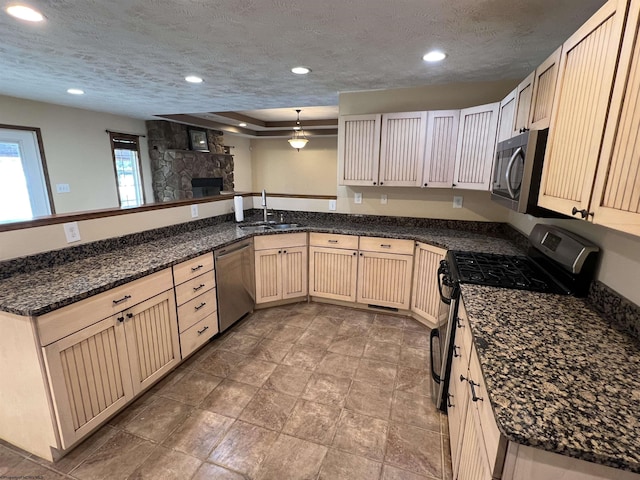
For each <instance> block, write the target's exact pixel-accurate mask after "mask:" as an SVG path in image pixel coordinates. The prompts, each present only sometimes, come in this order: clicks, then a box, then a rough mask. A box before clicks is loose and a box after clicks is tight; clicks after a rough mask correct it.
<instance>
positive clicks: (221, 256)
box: [216, 244, 251, 260]
mask: <svg viewBox="0 0 640 480" xmlns="http://www.w3.org/2000/svg"><path fill="white" fill-rule="evenodd" d="M250 247H251V244H247V245H244V246H243V247H240V248H236V249H234V250H229V251H227V250H221V251H220V253H219V254H217V255H216V259H217V260H219V259H221V258H224V257H228V256H229V255H233V254H234V253H238V252H241V251H242V250H246V249H247V248H250Z"/></svg>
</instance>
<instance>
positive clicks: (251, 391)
mask: <svg viewBox="0 0 640 480" xmlns="http://www.w3.org/2000/svg"><path fill="white" fill-rule="evenodd" d="M257 391H258V388H257V387H253V386H251V385H247V384H246V383H238V382H234V381H233V380H229V379H227V380H224V381H223V382H222V383H220V385H218V386H217V387H216V388H215V389H214V390H213V391H212V392H211V393H210V394H209V396H208V397H206V398H205V399H204V400H203V401H202V403H201V404H200V408H202V409H204V410H208V411H210V412H214V413H219V414H220V415H224V416H226V417H231V418H237V417H238V415H240V413H242V410H244V407H246V406H247V403H249V402H250V401H251V399H252V398H253V396H254V395H255V394H256V392H257Z"/></svg>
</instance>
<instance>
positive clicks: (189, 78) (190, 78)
mask: <svg viewBox="0 0 640 480" xmlns="http://www.w3.org/2000/svg"><path fill="white" fill-rule="evenodd" d="M184 79H185V80H186V81H187V82H189V83H202V79H201V78H200V77H196V76H195V75H189V76H186V77H184Z"/></svg>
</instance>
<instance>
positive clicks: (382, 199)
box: [380, 193, 387, 205]
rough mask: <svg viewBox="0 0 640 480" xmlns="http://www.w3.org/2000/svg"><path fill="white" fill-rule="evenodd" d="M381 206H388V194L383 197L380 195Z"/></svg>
mask: <svg viewBox="0 0 640 480" xmlns="http://www.w3.org/2000/svg"><path fill="white" fill-rule="evenodd" d="M380 204H381V205H386V204H387V194H386V193H383V194H382V195H380Z"/></svg>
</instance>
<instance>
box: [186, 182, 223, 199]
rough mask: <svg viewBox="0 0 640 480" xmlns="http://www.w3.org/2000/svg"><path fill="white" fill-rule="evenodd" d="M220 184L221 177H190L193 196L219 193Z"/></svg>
mask: <svg viewBox="0 0 640 480" xmlns="http://www.w3.org/2000/svg"><path fill="white" fill-rule="evenodd" d="M222 185H223V182H222V177H208V178H207V177H204V178H192V179H191V189H192V191H193V198H203V197H213V196H215V195H220V191H221V190H222Z"/></svg>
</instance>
